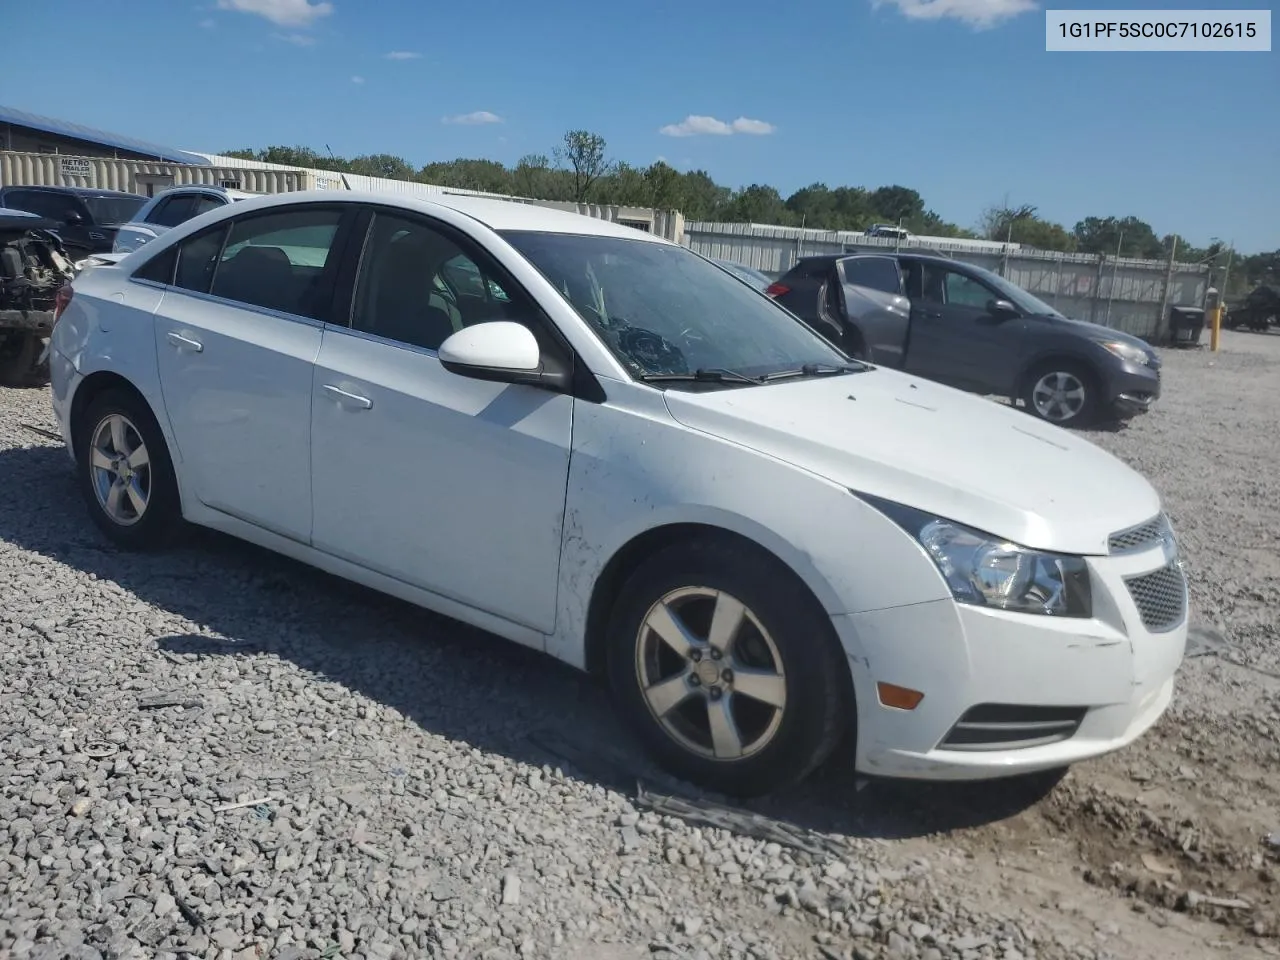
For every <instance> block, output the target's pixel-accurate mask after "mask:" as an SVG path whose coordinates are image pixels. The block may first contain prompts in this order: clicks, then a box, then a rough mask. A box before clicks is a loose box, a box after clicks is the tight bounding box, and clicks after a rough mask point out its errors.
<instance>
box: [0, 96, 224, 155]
mask: <svg viewBox="0 0 1280 960" xmlns="http://www.w3.org/2000/svg"><path fill="white" fill-rule="evenodd" d="M0 150H12V151H16V152H19V153H44V154H69V155H70V156H73V157H100V158H103V159H108V160H161V161H165V162H168V163H184V164H196V165H206V161H205V160H204V158H203V157H201V156H200V155H199V154H195V153H188V152H187V151H185V150H174V149H171V148H170V147H162V146H160V145H159V144H156V143H148V142H146V141H145V140H138V139H137V138H135V137H126V136H124V135H123V134H119V133H108V132H107V131H105V130H95V129H93V128H92V127H86V126H83V125H81V124H79V123H70V122H68V121H66V120H55V119H54V118H52V117H42V116H39V115H38V114H34V113H28V112H27V111H25V110H18V109H15V108H14V107H5V106H0Z"/></svg>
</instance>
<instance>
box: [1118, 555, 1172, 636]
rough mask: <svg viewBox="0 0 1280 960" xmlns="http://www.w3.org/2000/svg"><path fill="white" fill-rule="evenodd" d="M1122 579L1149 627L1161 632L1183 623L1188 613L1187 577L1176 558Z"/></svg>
mask: <svg viewBox="0 0 1280 960" xmlns="http://www.w3.org/2000/svg"><path fill="white" fill-rule="evenodd" d="M1124 582H1125V586H1127V587H1128V588H1129V595H1130V596H1131V597H1133V602H1134V604H1135V605H1136V606H1137V608H1138V615H1139V616H1141V617H1142V625H1143V626H1145V627H1146V628H1147V629H1148V630H1150V631H1152V632H1153V633H1162V632H1164V631H1166V630H1172V629H1173V628H1174V627H1176V626H1177V625H1178V624H1180V623H1182V619H1183V617H1185V616H1186V613H1187V578H1186V577H1184V576H1183V575H1182V567H1180V566H1179V565H1178V564H1177V563H1176V562H1175V563H1171V564H1169V565H1168V566H1167V567H1161V568H1160V569H1159V570H1156V571H1155V572H1153V573H1144V574H1143V575H1142V576H1140V577H1127V578H1125V581H1124Z"/></svg>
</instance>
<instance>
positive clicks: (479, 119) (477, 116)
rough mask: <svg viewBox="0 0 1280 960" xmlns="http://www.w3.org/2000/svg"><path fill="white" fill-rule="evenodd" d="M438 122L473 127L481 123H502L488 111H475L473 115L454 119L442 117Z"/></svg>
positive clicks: (459, 116) (499, 118) (460, 115)
mask: <svg viewBox="0 0 1280 960" xmlns="http://www.w3.org/2000/svg"><path fill="white" fill-rule="evenodd" d="M440 122H441V123H455V124H459V125H461V126H466V127H474V126H479V125H480V124H483V123H502V118H501V117H500V116H498V115H497V114H496V113H490V112H489V111H488V110H477V111H476V112H475V113H463V114H459V115H458V116H456V117H442V118H441V119H440Z"/></svg>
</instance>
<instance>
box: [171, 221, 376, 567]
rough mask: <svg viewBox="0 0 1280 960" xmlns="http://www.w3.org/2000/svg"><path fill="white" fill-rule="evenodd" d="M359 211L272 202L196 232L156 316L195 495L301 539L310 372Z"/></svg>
mask: <svg viewBox="0 0 1280 960" xmlns="http://www.w3.org/2000/svg"><path fill="white" fill-rule="evenodd" d="M355 210H356V207H355V205H354V204H333V205H320V204H297V205H292V206H286V207H271V208H268V209H267V210H264V211H258V212H254V213H250V214H247V215H245V216H242V217H238V218H233V219H231V220H224V221H221V222H220V223H218V224H217V225H215V226H213V227H211V228H209V229H207V230H203V231H200V232H198V233H195V234H192V236H191V237H189V238H187V239H186V240H185V241H183V243H182V244H181V246H180V247H179V252H178V258H177V271H176V275H175V277H174V279H173V283H172V285H171V286H170V287H169V289H168V291H167V292H166V294H165V297H164V299H163V300H162V301H161V303H160V307H159V309H158V310H157V311H156V320H155V337H156V356H157V360H158V366H159V370H160V384H161V388H162V390H163V392H164V401H165V408H166V410H167V413H168V416H169V422H170V424H171V426H172V429H173V435H174V439H175V440H176V441H177V446H178V452H179V454H180V456H181V457H182V460H183V470H184V473H185V475H186V476H187V478H189V480H190V483H191V485H192V487H193V490H194V493H195V495H196V497H197V498H198V499H199V500H200V502H201V503H203V504H205V505H206V506H208V507H211V508H213V509H215V510H219V511H221V512H223V513H227V514H230V515H231V516H234V517H237V518H239V519H241V520H245V521H248V522H250V523H253V524H255V525H257V526H259V527H262V528H264V529H267V530H271V531H273V532H275V533H278V534H280V535H282V536H285V537H289V538H290V539H293V540H297V541H299V542H302V543H306V542H308V541H309V539H310V536H311V398H312V368H313V366H314V363H315V359H316V356H317V355H318V354H319V352H320V342H321V331H322V329H323V323H324V321H325V320H326V319H328V317H329V311H330V310H331V309H332V304H333V291H334V278H335V276H336V272H337V267H336V263H337V261H338V260H339V258H340V252H341V246H342V243H343V241H344V238H345V235H346V233H347V232H348V230H347V226H348V223H349V222H350V220H351V218H352V217H353V215H354V212H355Z"/></svg>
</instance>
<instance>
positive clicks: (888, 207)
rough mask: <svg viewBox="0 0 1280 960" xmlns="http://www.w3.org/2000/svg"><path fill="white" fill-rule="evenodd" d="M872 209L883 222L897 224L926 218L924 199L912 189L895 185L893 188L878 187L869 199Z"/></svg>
mask: <svg viewBox="0 0 1280 960" xmlns="http://www.w3.org/2000/svg"><path fill="white" fill-rule="evenodd" d="M868 200H869V202H870V204H871V209H872V210H874V211H875V212H876V213H877V214H878V215H879V216H880V217H881V219H882V220H884V221H886V222H889V223H897V222H898V221H899V220H904V221H906V220H911V219H913V218H915V217H922V216H924V198H923V197H921V196H920V194H919V193H917V192H916V191H914V190H912V189H911V188H910V187H902V186H898V185H897V184H894V185H893V186H891V187H877V188H876V189H875V190H872V191H871V196H870V197H868Z"/></svg>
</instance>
